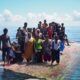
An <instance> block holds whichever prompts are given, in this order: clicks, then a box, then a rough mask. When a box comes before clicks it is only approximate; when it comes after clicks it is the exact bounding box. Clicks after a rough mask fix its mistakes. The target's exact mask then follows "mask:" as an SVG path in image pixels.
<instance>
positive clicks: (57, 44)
mask: <svg viewBox="0 0 80 80" xmlns="http://www.w3.org/2000/svg"><path fill="white" fill-rule="evenodd" d="M59 48H60V40H58V41H57V43H56V42H55V40H54V41H52V49H54V50H58V49H59Z"/></svg>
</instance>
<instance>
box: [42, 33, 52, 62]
mask: <svg viewBox="0 0 80 80" xmlns="http://www.w3.org/2000/svg"><path fill="white" fill-rule="evenodd" d="M43 53H44V61H45V62H47V61H50V60H51V42H50V40H49V39H48V35H46V38H45V41H44V42H43Z"/></svg>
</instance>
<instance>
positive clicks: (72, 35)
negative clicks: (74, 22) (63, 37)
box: [66, 27, 80, 42]
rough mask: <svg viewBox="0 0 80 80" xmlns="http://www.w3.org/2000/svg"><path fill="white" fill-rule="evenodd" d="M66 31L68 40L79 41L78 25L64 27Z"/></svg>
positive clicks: (79, 30)
mask: <svg viewBox="0 0 80 80" xmlns="http://www.w3.org/2000/svg"><path fill="white" fill-rule="evenodd" d="M66 33H67V35H68V39H69V41H70V42H80V27H66Z"/></svg>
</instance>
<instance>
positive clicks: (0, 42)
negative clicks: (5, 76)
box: [0, 28, 11, 64]
mask: <svg viewBox="0 0 80 80" xmlns="http://www.w3.org/2000/svg"><path fill="white" fill-rule="evenodd" d="M7 33H8V29H7V28H5V29H4V30H3V34H2V35H1V36H0V50H2V60H3V61H4V64H5V61H6V59H7V62H8V63H9V47H10V44H11V42H10V37H9V36H8V35H7Z"/></svg>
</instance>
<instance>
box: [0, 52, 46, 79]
mask: <svg viewBox="0 0 80 80" xmlns="http://www.w3.org/2000/svg"><path fill="white" fill-rule="evenodd" d="M0 61H1V52H0ZM29 78H32V79H37V80H46V79H40V78H37V77H35V76H31V75H28V74H24V73H17V72H14V71H11V70H8V69H4V68H3V66H1V64H0V80H27V79H29Z"/></svg>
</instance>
